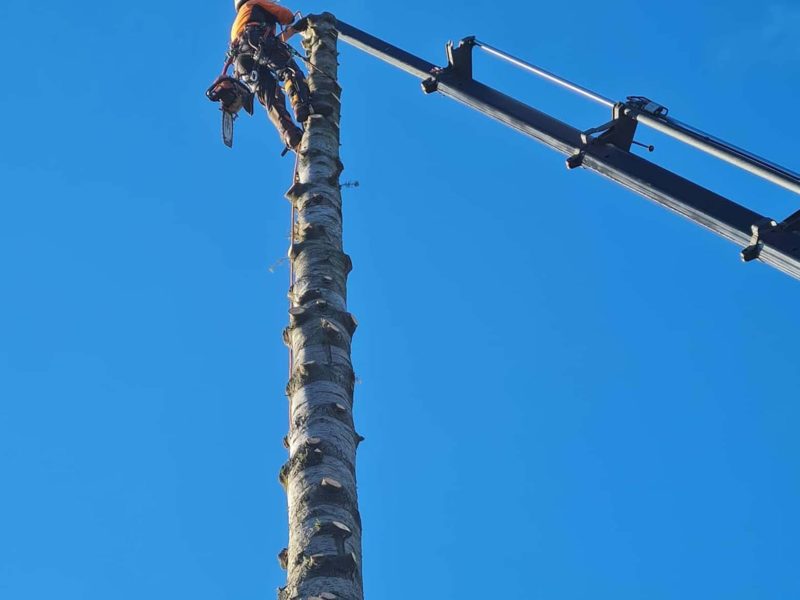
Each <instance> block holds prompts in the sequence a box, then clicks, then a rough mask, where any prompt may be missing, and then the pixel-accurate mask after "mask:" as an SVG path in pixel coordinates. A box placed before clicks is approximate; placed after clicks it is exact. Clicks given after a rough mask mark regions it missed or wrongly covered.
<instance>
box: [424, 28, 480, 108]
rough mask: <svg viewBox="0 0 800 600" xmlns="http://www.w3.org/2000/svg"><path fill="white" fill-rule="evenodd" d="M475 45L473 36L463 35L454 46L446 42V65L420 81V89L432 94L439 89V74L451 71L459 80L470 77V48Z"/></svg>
mask: <svg viewBox="0 0 800 600" xmlns="http://www.w3.org/2000/svg"><path fill="white" fill-rule="evenodd" d="M474 47H475V36H474V35H471V36H469V37H465V38H464V39H463V40H461V41H460V42H459V43H458V46H455V45H454V44H453V42H447V46H446V47H445V51H446V53H447V66H446V67H445V68H443V69H436V70H435V72H434V73H432V77H429V78H428V79H426V80H424V81H423V82H422V91H423V92H425V93H426V94H432V93H433V92H435V91H437V90H438V89H439V79H438V77H439V76H440V75H444V74H445V73H452V74H453V75H454V76H455V77H457V78H458V79H461V80H470V79H472V49H473V48H474Z"/></svg>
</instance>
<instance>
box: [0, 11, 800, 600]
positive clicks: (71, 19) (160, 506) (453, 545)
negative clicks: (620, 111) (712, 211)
mask: <svg viewBox="0 0 800 600" xmlns="http://www.w3.org/2000/svg"><path fill="white" fill-rule="evenodd" d="M291 8H293V9H299V10H302V11H304V12H316V11H321V10H330V11H332V12H335V13H336V14H337V15H339V16H340V17H341V18H342V19H344V20H347V21H349V22H351V23H353V24H354V25H357V26H360V27H362V28H365V29H367V30H369V31H371V32H373V33H375V34H376V35H379V36H382V37H384V38H385V39H387V40H389V41H392V42H394V43H396V44H398V45H401V46H403V47H405V48H406V49H408V50H410V51H413V52H415V53H417V54H419V55H421V56H423V57H425V58H428V59H429V60H432V61H434V62H442V61H443V48H444V43H445V42H446V41H447V40H448V39H458V38H461V37H463V36H466V35H470V34H477V35H478V36H479V37H480V38H481V39H484V40H485V41H487V42H490V43H494V44H495V45H497V46H499V47H502V48H504V49H507V50H508V51H510V52H512V53H514V54H517V55H519V56H522V57H526V58H528V59H530V60H532V61H534V62H536V63H538V64H541V65H542V66H545V67H547V68H550V69H551V70H553V71H555V72H558V73H562V74H564V75H565V76H567V77H569V78H571V79H574V80H576V81H580V82H582V83H584V84H585V85H587V86H588V87H591V88H594V89H596V90H597V91H599V92H601V93H603V94H605V95H607V96H611V97H615V98H623V97H624V96H626V95H629V94H644V95H648V96H650V97H651V98H653V99H656V100H658V101H660V102H662V103H663V104H666V105H667V106H669V107H670V108H671V110H672V114H674V115H675V116H676V117H677V118H679V119H681V120H683V121H687V122H689V123H692V124H695V125H697V126H700V127H702V128H704V129H706V130H708V131H711V132H713V133H715V134H717V135H719V136H722V137H724V138H727V139H730V140H731V141H733V142H734V143H737V144H738V145H741V146H744V147H747V148H749V149H751V150H752V151H755V152H758V153H761V154H764V155H766V156H768V157H770V158H773V159H774V160H777V161H778V162H782V163H785V164H786V165H787V166H789V167H792V168H795V169H797V168H798V167H800V164H798V161H797V158H796V152H795V139H796V129H797V124H796V119H795V118H794V112H793V111H792V105H793V99H794V98H796V97H797V96H798V94H799V93H800V89H799V88H798V84H797V81H798V74H799V73H800V54H798V46H797V44H796V31H797V27H798V25H800V9H798V7H797V5H793V4H792V3H789V2H775V3H769V2H768V3H766V4H764V5H763V6H756V3H751V2H743V1H739V0H736V1H734V2H729V3H725V4H724V5H717V4H716V3H709V2H702V3H695V2H688V1H683V0H678V1H675V2H672V3H670V5H669V6H668V7H666V8H665V7H664V6H663V5H653V4H647V3H641V2H634V1H633V0H621V1H620V2H618V3H616V4H614V5H613V6H612V5H608V4H603V3H596V2H589V1H587V0H576V1H574V2H568V3H567V2H564V3H550V4H542V3H529V2H509V3H506V4H503V5H499V4H497V3H495V2H488V1H475V2H460V3H450V2H438V3H411V4H402V3H374V2H365V1H344V0H343V1H332V2H329V3H327V4H321V3H305V4H298V5H291ZM231 11H232V9H231V7H230V6H229V4H228V2H218V3H208V2H206V3H201V4H198V5H196V6H188V5H186V4H179V3H168V2H154V1H152V0H143V1H141V2H137V3H116V2H112V3H104V4H99V5H98V4H95V3H89V2H85V1H83V0H77V1H75V2H70V3H66V4H65V3H61V2H50V1H49V0H47V1H43V2H42V1H40V2H32V1H25V0H23V1H21V2H19V1H17V2H10V3H3V5H2V6H0V26H2V35H0V47H2V48H3V50H4V53H3V54H4V56H5V57H6V62H7V64H8V69H7V71H8V73H9V76H8V77H7V82H6V90H7V92H6V93H5V94H3V95H2V96H0V108H2V112H3V114H4V115H5V125H4V138H3V144H2V146H0V181H2V182H3V189H4V193H3V199H2V202H0V256H1V257H2V259H0V309H1V310H0V481H2V494H0V597H2V598H8V599H10V600H11V599H13V600H39V599H45V598H48V599H49V598H53V597H58V598H60V599H61V600H79V599H80V600H95V599H97V600H100V599H103V600H105V599H107V598H114V599H115V600H127V599H137V600H138V599H140V598H153V599H162V598H164V599H166V598H193V599H195V600H206V599H208V600H211V599H215V600H217V599H236V600H248V599H256V598H265V597H268V598H271V597H273V596H272V594H274V589H275V588H277V587H278V586H279V585H281V584H282V582H283V581H284V574H283V573H282V572H281V571H280V569H279V567H278V563H277V560H276V559H275V555H276V554H277V552H278V551H279V550H280V549H281V548H282V547H283V546H284V545H285V541H286V522H285V521H286V515H285V497H284V495H283V492H282V490H281V488H280V486H279V485H278V483H277V472H278V469H279V467H280V465H281V464H282V462H283V461H284V460H285V451H284V449H283V448H282V446H281V438H282V437H283V435H284V434H285V430H286V401H285V398H284V396H283V389H284V385H285V380H286V377H287V374H286V350H285V348H284V347H283V345H282V342H281V331H282V329H283V327H284V325H285V323H286V320H287V317H286V312H285V311H286V287H287V278H288V274H287V269H286V264H285V262H282V258H283V257H284V256H285V254H286V248H287V245H288V242H287V231H288V219H289V214H288V210H289V207H288V203H287V202H286V201H285V200H284V199H283V193H284V191H285V190H286V189H287V188H288V186H289V183H290V176H291V167H292V164H291V159H290V158H284V159H281V158H280V156H279V151H280V147H279V144H278V142H277V137H276V136H275V134H274V132H273V131H272V129H271V128H270V125H269V124H268V122H267V121H266V119H265V118H264V116H263V114H261V113H259V114H257V115H256V117H255V118H253V119H248V120H242V121H240V122H239V123H238V129H237V142H236V148H235V149H234V150H233V151H229V150H228V149H226V148H224V147H223V146H222V144H221V143H220V141H219V122H218V119H219V113H218V112H216V111H215V109H214V107H213V106H212V105H211V104H209V103H208V102H207V101H206V99H205V98H204V96H203V92H204V90H205V88H206V86H207V85H208V83H209V82H210V81H211V79H213V77H214V75H215V73H216V72H217V70H218V69H219V67H220V65H221V61H222V55H223V52H224V50H225V44H226V34H227V30H228V27H229V21H230V19H231V18H232V12H231ZM341 64H342V70H341V77H342V85H343V87H344V95H343V101H344V115H343V123H342V125H343V136H342V140H343V148H342V150H343V159H344V162H345V165H346V171H345V174H344V179H345V180H352V181H358V182H359V183H360V187H358V188H357V189H352V190H347V191H346V196H345V201H346V207H345V211H346V220H347V223H346V240H345V243H346V247H347V250H348V252H349V253H350V254H351V256H352V257H353V262H354V264H355V270H354V272H353V275H352V277H351V287H350V307H351V310H352V311H353V312H354V313H355V314H356V315H357V317H358V319H359V321H360V324H361V326H360V329H359V331H358V333H357V337H356V340H355V345H354V361H355V365H356V371H357V375H358V377H359V383H360V384H359V386H358V387H357V391H356V403H357V421H358V426H359V429H360V432H361V433H362V434H363V435H364V436H365V437H366V438H367V441H366V442H365V444H363V445H362V447H361V451H360V456H359V461H360V462H359V482H360V494H361V503H362V513H363V517H364V524H365V540H364V542H365V545H364V553H365V563H364V568H365V586H366V590H367V594H368V597H370V598H373V599H381V600H394V599H400V598H408V597H409V596H414V597H420V598H453V599H455V598H473V597H482V596H486V595H491V596H493V597H519V598H531V599H539V598H541V599H547V600H556V599H558V600H572V599H576V600H577V599H584V598H593V599H609V600H611V599H613V600H634V599H644V598H646V599H648V600H661V599H664V600H666V599H681V600H683V599H685V598H706V599H716V598H719V599H726V600H733V599H737V600H738V599H759V600H762V599H767V598H770V599H771V598H775V599H784V598H795V597H800V578H799V577H798V576H797V569H796V566H797V562H798V559H799V558H800V556H799V554H800V552H799V551H798V546H797V540H798V539H800V518H799V517H798V513H797V506H798V504H800V478H799V477H798V473H800V452H798V451H799V450H800V442H798V438H797V435H796V431H797V424H798V422H800V408H798V404H797V399H798V394H797V391H796V388H797V386H796V383H795V381H796V378H797V374H798V368H797V358H796V356H795V354H794V351H793V350H792V349H793V348H794V344H795V343H796V340H797V332H798V329H800V314H798V311H797V306H798V293H800V291H799V290H800V287H798V283H797V282H796V281H793V280H791V279H789V278H788V277H786V276H784V275H781V274H780V273H777V272H775V271H773V270H771V269H769V268H767V267H765V266H763V265H759V264H750V265H743V264H741V263H740V262H739V260H738V251H739V249H738V248H736V247H734V246H732V245H730V244H728V243H727V242H725V241H723V240H720V239H717V238H715V237H714V236H713V235H711V234H709V233H706V232H704V231H702V230H701V229H699V228H697V227H696V226H694V225H692V224H691V223H688V222H685V221H683V220H681V219H680V218H678V217H676V216H674V215H671V214H669V213H667V212H666V211H664V210H662V209H660V208H659V207H656V206H653V205H651V204H649V203H648V202H646V201H644V200H643V199H641V198H639V197H637V196H635V195H633V194H631V193H629V192H627V191H625V190H623V189H620V188H618V187H617V186H615V185H614V184H612V183H610V182H608V181H605V180H602V179H601V178H599V177H597V176H594V175H592V174H590V173H588V172H585V171H576V172H567V171H566V170H565V169H564V168H563V161H562V159H561V158H560V157H559V156H558V155H556V154H554V153H552V152H551V151H550V150H548V149H546V148H543V147H540V146H538V145H536V144H535V143H534V142H532V141H529V140H527V139H525V138H523V137H522V136H519V135H518V134H516V133H514V132H513V131H510V130H506V129H504V128H502V127H501V126H499V125H497V124H496V123H494V122H491V121H489V120H487V119H485V118H484V117H482V116H481V115H478V114H475V113H471V112H470V111H468V110H467V109H466V108H464V107H461V106H458V105H456V104H453V103H452V102H451V101H449V100H447V99H445V98H442V97H425V96H423V95H422V94H421V93H420V92H419V88H418V84H417V83H416V82H415V81H414V80H413V79H412V78H411V77H409V76H407V75H405V74H404V73H401V72H396V71H394V70H392V69H391V68H390V67H388V66H386V65H383V64H381V63H379V62H377V61H376V60H374V59H372V58H370V57H367V56H363V55H360V54H358V53H356V52H355V51H353V50H352V49H349V48H346V47H343V48H342V54H341ZM16 73H19V76H17V75H16ZM477 74H478V76H479V78H481V79H483V80H484V81H486V82H488V83H490V84H492V85H495V86H497V87H499V88H501V89H503V90H505V91H508V92H511V93H514V94H516V95H519V97H521V98H523V99H525V100H526V101H528V102H530V103H532V104H534V105H535V106H537V107H539V108H541V109H544V110H546V111H550V112H552V113H553V114H554V115H555V116H557V117H559V118H561V119H564V120H566V121H568V122H570V123H572V124H574V125H575V126H577V127H582V128H588V127H592V126H595V125H598V124H600V123H602V122H604V121H606V120H607V117H608V115H607V114H605V111H604V110H603V109H602V108H598V107H596V106H593V105H591V104H587V103H586V102H584V101H581V100H578V99H575V98H572V97H570V96H565V95H564V94H563V93H562V92H559V91H557V90H554V89H551V88H549V87H547V86H545V85H542V84H541V83H538V82H535V81H533V80H531V79H529V78H528V77H527V76H525V75H524V74H521V73H519V72H516V71H514V70H512V69H510V68H506V67H505V66H503V65H500V64H497V63H493V62H491V61H490V60H488V59H486V58H480V59H479V60H478V62H477ZM639 137H640V139H641V140H642V141H646V142H648V143H655V144H656V146H657V151H656V153H655V154H654V155H653V158H654V159H655V160H658V161H659V162H661V163H662V164H664V165H667V166H668V167H670V168H674V169H676V170H679V171H680V172H681V173H682V174H685V175H688V176H690V177H693V178H695V179H697V180H698V181H699V182H701V183H703V184H704V185H707V186H709V187H711V188H712V189H714V190H715V191H718V192H721V193H724V194H726V195H729V196H730V197H731V198H733V199H735V200H737V201H740V202H742V203H744V204H747V205H749V206H752V207H754V208H756V209H757V210H760V211H762V212H764V213H766V214H769V215H771V216H774V217H777V218H783V217H784V216H786V215H788V214H789V213H790V212H793V211H794V210H796V208H797V198H796V197H794V196H792V195H791V194H789V193H787V192H783V191H780V190H778V189H777V188H774V187H772V186H769V185H766V184H762V183H761V182H759V181H758V180H756V179H754V178H752V177H751V176H748V175H745V174H742V173H738V172H736V171H734V170H732V169H730V168H728V167H726V166H724V165H720V164H718V163H716V162H715V161H713V160H711V159H707V158H705V157H703V156H701V155H699V154H697V153H695V152H694V151H692V150H690V149H684V148H682V147H678V146H676V145H675V144H672V143H670V142H669V141H668V140H664V139H661V138H660V137H658V136H657V135H656V134H651V133H649V132H642V133H641V134H640V136H639ZM271 267H272V270H271V269H270V268H271Z"/></svg>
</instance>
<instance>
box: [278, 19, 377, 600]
mask: <svg viewBox="0 0 800 600" xmlns="http://www.w3.org/2000/svg"><path fill="white" fill-rule="evenodd" d="M309 24H310V27H309V28H308V31H307V32H306V33H305V34H304V38H303V46H304V47H305V49H306V52H307V56H308V58H309V60H310V65H309V68H308V71H309V77H308V83H309V87H310V89H311V104H312V106H313V107H314V111H315V114H314V115H312V117H311V118H310V119H309V121H308V122H307V124H306V132H305V135H304V137H303V142H302V144H301V146H300V148H299V150H298V171H297V174H298V177H297V180H296V181H295V183H294V185H293V186H292V188H291V189H290V190H289V191H288V192H287V195H286V196H287V198H288V199H289V201H290V202H292V203H293V205H294V206H295V209H296V212H297V221H296V224H295V227H294V231H293V242H292V248H291V251H290V256H289V258H290V260H291V261H292V266H293V270H294V273H295V280H294V283H293V285H292V287H291V289H290V291H289V299H290V303H291V308H290V310H289V326H288V327H287V329H286V331H285V333H284V339H285V341H286V344H287V345H288V346H289V347H290V349H291V352H292V356H293V360H292V365H291V367H292V374H291V378H290V380H289V384H288V386H287V388H286V394H287V396H288V398H289V421H290V422H289V434H288V436H287V437H286V440H285V442H286V444H285V445H286V447H287V448H288V451H289V460H288V462H287V463H286V464H285V465H284V466H283V468H282V469H281V473H280V480H281V483H282V484H283V485H284V488H285V489H286V494H287V498H288V508H289V546H288V548H286V549H285V550H283V551H281V553H280V554H279V555H278V559H279V561H280V563H281V565H282V566H283V567H284V568H286V570H287V582H286V586H285V587H283V588H281V589H280V590H279V593H278V597H279V600H295V599H302V600H315V599H322V600H334V599H335V598H338V599H342V600H362V599H363V591H362V578H361V517H360V515H359V512H358V499H357V493H356V475H355V460H356V449H357V447H358V444H359V443H360V441H361V439H362V438H361V437H360V436H359V435H358V434H357V433H356V431H355V426H354V423H353V386H354V383H355V376H354V374H353V368H352V363H351V359H350V344H351V340H352V336H353V333H354V332H355V329H356V326H357V323H356V320H355V318H354V317H353V316H352V315H351V314H350V313H349V312H347V276H348V274H349V272H350V270H351V262H350V258H349V257H348V256H347V255H346V254H345V253H344V251H343V245H342V198H341V189H340V186H339V175H340V174H341V172H342V169H343V166H342V163H341V161H340V159H339V118H340V108H341V107H340V99H339V96H340V93H341V89H340V87H339V85H338V83H337V81H336V77H337V71H338V63H337V56H338V54H337V49H336V48H337V39H338V33H337V31H336V20H335V18H334V17H333V15H331V14H328V13H325V14H322V15H313V16H310V17H309Z"/></svg>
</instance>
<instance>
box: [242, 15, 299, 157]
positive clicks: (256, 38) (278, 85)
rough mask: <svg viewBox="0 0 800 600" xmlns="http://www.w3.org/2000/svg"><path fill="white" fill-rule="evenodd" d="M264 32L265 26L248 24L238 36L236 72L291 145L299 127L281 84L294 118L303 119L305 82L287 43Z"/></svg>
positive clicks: (292, 145) (294, 140)
mask: <svg viewBox="0 0 800 600" xmlns="http://www.w3.org/2000/svg"><path fill="white" fill-rule="evenodd" d="M264 33H265V28H264V27H258V26H248V27H247V29H245V31H244V33H242V35H241V36H240V37H239V40H238V41H237V43H236V44H235V45H234V50H235V52H236V60H235V63H234V69H235V75H236V77H237V78H239V79H241V80H243V81H244V82H246V83H247V84H248V85H249V86H250V89H251V90H252V91H253V93H254V94H255V95H256V97H257V98H258V101H259V102H261V104H262V105H263V106H264V108H265V109H266V110H267V114H268V115H269V118H270V120H271V121H272V123H273V124H274V125H275V127H276V129H277V130H278V132H279V133H280V134H281V138H282V139H283V141H284V142H285V143H286V145H287V146H289V147H292V148H293V147H295V146H296V145H297V143H299V140H300V138H301V136H302V130H301V129H300V128H299V127H298V126H297V124H295V122H294V121H293V120H292V117H291V115H290V114H289V111H288V110H287V109H286V96H285V95H284V90H283V89H282V86H283V87H285V89H286V93H287V94H288V95H289V100H290V102H291V104H292V109H293V110H294V114H295V118H296V119H297V120H298V121H299V122H301V123H302V122H303V121H305V120H306V119H307V118H308V113H309V108H310V107H309V103H308V96H309V92H308V83H307V82H306V79H305V76H304V75H303V72H302V71H301V70H300V67H299V66H298V65H297V62H296V61H295V60H294V58H292V55H291V53H290V51H289V47H288V46H287V45H286V44H285V43H283V42H281V41H280V40H279V39H277V38H276V37H275V36H273V35H264Z"/></svg>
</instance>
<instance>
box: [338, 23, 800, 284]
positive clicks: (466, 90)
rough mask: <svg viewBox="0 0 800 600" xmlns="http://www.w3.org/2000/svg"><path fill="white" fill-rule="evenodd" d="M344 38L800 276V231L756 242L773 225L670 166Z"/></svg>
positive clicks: (366, 37) (346, 30) (376, 45)
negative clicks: (758, 232) (758, 230)
mask: <svg viewBox="0 0 800 600" xmlns="http://www.w3.org/2000/svg"><path fill="white" fill-rule="evenodd" d="M339 34H340V39H341V40H342V41H344V42H346V43H348V44H350V45H352V46H354V47H356V48H358V49H360V50H363V51H365V52H367V53H369V54H371V55H373V56H375V57H377V58H379V59H381V60H383V61H385V62H387V63H389V64H391V65H394V66H396V67H398V68H400V69H402V70H404V71H406V72H408V73H410V74H412V75H414V76H416V77H417V78H419V79H422V80H426V79H428V78H430V77H431V76H435V80H436V89H437V91H439V92H440V93H441V94H443V95H445V96H448V97H450V98H452V99H454V100H456V101H458V102H461V103H462V104H465V105H466V106H469V107H470V108H473V109H475V110H477V111H479V112H482V113H484V114H485V115H487V116H489V117H491V118H493V119H495V120H497V121H499V122H501V123H503V124H505V125H507V126H509V127H511V128H513V129H516V130H518V131H520V132H521V133H524V134H525V135H527V136H529V137H532V138H533V139H535V140H538V141H539V142H542V143H543V144H546V145H547V146H550V147H551V148H553V149H555V150H557V151H558V152H560V153H561V154H563V155H565V156H568V157H569V156H575V155H577V154H578V153H583V161H582V163H581V166H583V167H585V168H587V169H591V170H593V171H595V172H597V173H599V174H601V175H603V176H605V177H607V178H609V179H611V180H613V181H616V182H617V183H619V184H621V185H623V186H625V187H626V188H628V189H630V190H633V191H634V192H637V193H638V194H640V195H642V196H644V197H646V198H649V199H650V200H653V201H654V202H656V203H658V204H660V205H662V206H664V207H666V208H669V209H670V210H672V211H674V212H676V213H678V214H680V215H683V216H684V217H686V218H687V219H689V220H691V221H694V222H695V223H697V224H699V225H702V226H703V227H705V228H707V229H709V230H711V231H713V232H714V233H716V234H718V235H720V236H722V237H724V238H725V239H727V240H730V241H731V242H733V243H734V244H737V245H738V246H739V247H741V248H744V247H745V246H748V245H751V243H753V242H754V241H755V242H756V243H757V244H758V246H759V249H760V253H758V255H757V256H758V259H759V260H761V261H762V262H764V263H766V264H768V265H770V266H772V267H774V268H776V269H778V270H780V271H783V272H784V273H786V274H788V275H790V276H792V277H794V278H795V279H800V233H798V232H797V231H794V230H783V229H781V228H780V227H778V228H777V229H774V230H769V229H768V230H767V231H766V232H765V233H764V234H763V235H762V236H761V237H760V238H758V239H757V240H754V239H753V226H754V225H756V226H758V225H759V224H761V225H762V229H763V225H764V223H765V222H768V221H769V220H768V219H766V217H764V216H763V215H761V214H759V213H757V212H754V211H752V210H750V209H748V208H745V207H744V206H741V205H739V204H737V203H736V202H733V201H732V200H729V199H727V198H725V197H723V196H721V195H719V194H716V193H714V192H712V191H710V190H708V189H706V188H704V187H702V186H700V185H697V184H696V183H693V182H691V181H689V180H688V179H685V178H683V177H681V176H679V175H677V174H675V173H673V172H671V171H669V170H667V169H664V168H663V167H660V166H658V165H656V164H654V163H652V162H650V161H648V160H645V159H644V158H641V157H639V156H637V155H635V154H632V153H630V152H627V151H625V150H622V149H620V148H617V147H616V146H613V145H611V144H589V145H585V144H583V143H582V141H581V131H580V130H578V129H576V128H574V127H572V126H570V125H567V124H566V123H564V122H562V121H559V120H558V119H555V118H553V117H551V116H550V115H548V114H546V113H543V112H541V111H539V110H536V109H535V108H533V107H531V106H528V105H526V104H524V103H522V102H520V101H518V100H515V99H514V98H512V97H510V96H507V95H505V94H503V93H501V92H498V91H497V90H495V89H493V88H490V87H488V86H486V85H484V84H482V83H480V82H478V81H475V80H474V79H472V78H469V77H464V76H463V74H461V73H459V72H458V71H457V70H454V69H444V70H442V69H439V68H438V67H437V66H436V65H434V64H432V63H429V62H427V61H425V60H422V59H421V58H419V57H417V56H414V55H413V54H410V53H408V52H406V51H404V50H401V49H400V48H397V47H395V46H393V45H391V44H389V43H387V42H385V41H383V40H381V39H379V38H376V37H374V36H372V35H370V34H368V33H366V32H363V31H361V30H359V29H357V28H355V27H353V26H351V25H348V24H346V23H344V22H342V21H339Z"/></svg>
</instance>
